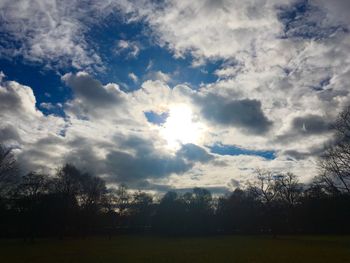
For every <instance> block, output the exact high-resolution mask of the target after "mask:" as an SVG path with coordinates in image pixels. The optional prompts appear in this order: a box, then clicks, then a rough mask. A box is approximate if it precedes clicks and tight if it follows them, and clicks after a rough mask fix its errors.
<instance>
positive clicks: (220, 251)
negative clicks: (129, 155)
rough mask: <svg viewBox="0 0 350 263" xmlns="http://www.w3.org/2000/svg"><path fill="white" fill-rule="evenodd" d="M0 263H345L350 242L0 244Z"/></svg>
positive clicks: (249, 239) (130, 239)
mask: <svg viewBox="0 0 350 263" xmlns="http://www.w3.org/2000/svg"><path fill="white" fill-rule="evenodd" d="M0 245H1V247H0V262H6V263H17V262H21V263H24V262H35V263H41V262H45V263H46V262H50V263H51V262H53V263H55V262H60V263H65V262H84V263H89V262H91V263H100V262H101V263H109V262H122V263H125V262H155V263H156V262H191V263H193V262H235V263H236V262H245V263H248V262H262V263H264V262H268V263H273V262H279V263H281V262H283V263H288V262H297V263H303V262H307V263H310V262H317V263H322V262H330V263H338V262H344V263H345V262H350V237H349V236H347V237H339V236H291V237H278V238H272V237H263V236H221V237H205V238H204V237H203V238H165V237H148V236H119V237H114V238H113V239H112V240H108V239H106V238H87V239H74V240H72V239H66V240H54V239H50V240H48V239H47V240H46V239H40V240H36V241H35V242H34V243H25V242H23V240H0Z"/></svg>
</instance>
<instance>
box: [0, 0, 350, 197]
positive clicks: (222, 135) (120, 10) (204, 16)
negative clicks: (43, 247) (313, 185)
mask: <svg viewBox="0 0 350 263" xmlns="http://www.w3.org/2000/svg"><path fill="white" fill-rule="evenodd" d="M349 12H350V1H347V0H333V1H327V0H309V1H300V0H285V1H277V0H245V1H239V0H230V1H229V0H215V1H214V0H192V1H184V0H152V1H146V0H131V1H126V0H106V1H97V0H83V1H80V0H60V1H56V0H31V1H29V0H18V1H12V0H0V72H1V73H0V120H1V122H0V143H1V144H4V145H6V146H8V147H11V148H13V152H14V153H15V155H16V158H17V159H18V163H19V164H20V166H21V170H22V171H29V170H34V171H38V172H45V173H54V172H55V168H56V167H59V166H61V165H63V164H64V163H67V162H68V163H72V164H74V165H76V166H77V167H79V168H80V169H82V170H84V171H89V172H90V173H92V174H94V175H97V176H100V177H102V178H104V179H105V180H106V181H107V182H108V184H109V185H118V184H126V185H128V186H129V187H130V188H132V189H143V190H149V191H155V192H164V191H168V190H169V189H188V188H192V187H205V188H207V189H209V190H212V191H213V192H218V193H223V192H227V191H230V190H233V189H235V188H236V187H243V186H244V185H245V184H246V183H247V181H249V180H251V179H252V178H254V171H255V170H256V169H268V170H271V171H273V172H276V173H278V172H292V173H295V174H296V175H297V176H298V177H299V178H300V180H301V181H302V182H309V181H310V180H311V179H312V178H313V177H314V176H315V175H317V172H318V170H317V160H318V156H319V155H320V154H322V152H323V150H324V148H325V147H326V146H327V145H329V144H330V143H331V142H332V131H331V129H330V127H331V125H332V122H333V121H334V120H335V118H336V116H337V114H338V113H339V112H340V111H341V110H342V109H343V108H344V107H345V106H347V105H348V104H349V98H350V96H349V82H350V56H349V54H350V33H349V25H350V16H349V15H348V14H349Z"/></svg>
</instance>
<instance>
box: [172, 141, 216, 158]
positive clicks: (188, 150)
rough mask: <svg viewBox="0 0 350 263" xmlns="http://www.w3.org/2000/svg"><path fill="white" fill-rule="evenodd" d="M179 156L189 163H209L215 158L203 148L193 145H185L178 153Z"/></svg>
mask: <svg viewBox="0 0 350 263" xmlns="http://www.w3.org/2000/svg"><path fill="white" fill-rule="evenodd" d="M177 155H178V156H182V157H184V158H185V159H187V160H189V161H192V162H201V163H207V162H209V161H211V160H213V159H214V156H213V155H212V154H209V153H208V152H207V151H206V150H205V149H203V148H202V147H199V146H197V145H195V144H192V143H188V144H185V145H183V146H182V147H181V149H180V150H179V151H178V152H177Z"/></svg>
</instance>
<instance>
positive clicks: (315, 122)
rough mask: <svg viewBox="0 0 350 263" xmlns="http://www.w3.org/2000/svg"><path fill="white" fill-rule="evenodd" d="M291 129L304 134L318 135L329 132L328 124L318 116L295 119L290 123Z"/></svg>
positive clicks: (310, 115)
mask: <svg viewBox="0 0 350 263" xmlns="http://www.w3.org/2000/svg"><path fill="white" fill-rule="evenodd" d="M292 126H293V129H295V130H297V131H298V132H304V133H307V134H320V133H324V132H329V129H330V124H329V122H327V121H326V120H325V119H324V118H323V117H322V116H319V115H312V114H309V115H306V116H302V117H296V118H294V119H293V122H292Z"/></svg>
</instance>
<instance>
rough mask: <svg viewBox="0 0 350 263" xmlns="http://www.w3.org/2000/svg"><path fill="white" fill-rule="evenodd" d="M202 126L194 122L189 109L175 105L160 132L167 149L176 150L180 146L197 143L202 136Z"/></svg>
mask: <svg viewBox="0 0 350 263" xmlns="http://www.w3.org/2000/svg"><path fill="white" fill-rule="evenodd" d="M203 130H204V126H203V124H201V123H199V122H197V121H196V120H195V116H194V114H193V111H192V109H191V108H190V107H188V106H187V105H184V104H177V105H173V106H171V107H170V110H169V117H168V118H167V119H166V122H165V123H164V125H163V128H162V130H161V133H162V136H163V137H164V139H166V140H167V142H168V147H169V148H171V149H177V148H179V147H180V146H181V144H186V143H198V142H199V140H200V139H201V137H202V135H203Z"/></svg>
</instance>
